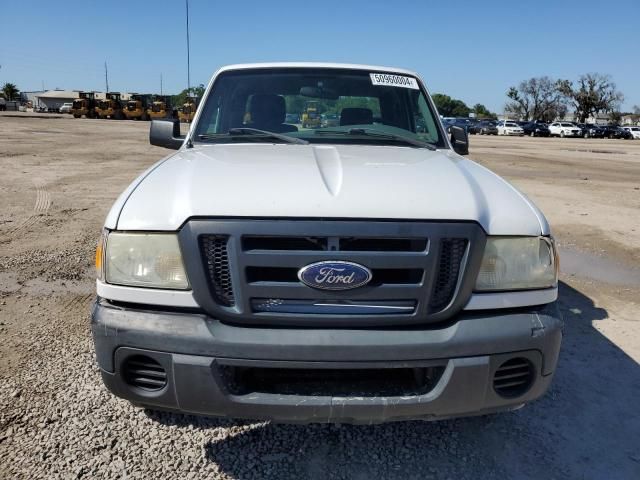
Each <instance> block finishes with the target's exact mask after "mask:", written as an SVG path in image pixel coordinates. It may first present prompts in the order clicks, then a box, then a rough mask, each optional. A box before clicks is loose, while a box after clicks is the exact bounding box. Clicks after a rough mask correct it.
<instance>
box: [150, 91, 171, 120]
mask: <svg viewBox="0 0 640 480" xmlns="http://www.w3.org/2000/svg"><path fill="white" fill-rule="evenodd" d="M147 115H149V118H151V119H152V120H153V119H154V118H171V117H175V114H174V111H173V108H172V107H171V101H170V97H168V96H164V95H156V96H154V97H153V102H151V105H149V108H148V109H147Z"/></svg>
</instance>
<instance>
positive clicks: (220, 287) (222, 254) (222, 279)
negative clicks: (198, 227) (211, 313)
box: [200, 235, 235, 307]
mask: <svg viewBox="0 0 640 480" xmlns="http://www.w3.org/2000/svg"><path fill="white" fill-rule="evenodd" d="M228 240H229V237H228V236H226V235H203V236H202V237H201V238H200V245H201V250H202V256H203V257H204V258H203V260H204V263H205V267H206V269H207V274H208V280H209V286H210V288H211V290H212V293H213V295H214V297H215V299H216V301H217V302H218V303H219V304H220V305H224V306H225V307H232V306H233V305H235V296H234V293H233V283H232V280H231V269H230V267H229V251H228V248H227V243H228Z"/></svg>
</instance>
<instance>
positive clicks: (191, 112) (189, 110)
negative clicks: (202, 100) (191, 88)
mask: <svg viewBox="0 0 640 480" xmlns="http://www.w3.org/2000/svg"><path fill="white" fill-rule="evenodd" d="M197 108H198V106H197V102H196V98H194V97H187V100H186V101H185V103H184V104H183V105H182V107H181V108H180V109H179V110H178V118H179V119H180V121H181V122H187V123H190V122H191V121H192V120H193V117H194V116H195V114H196V109H197Z"/></svg>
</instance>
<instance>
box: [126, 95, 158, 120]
mask: <svg viewBox="0 0 640 480" xmlns="http://www.w3.org/2000/svg"><path fill="white" fill-rule="evenodd" d="M150 103H151V102H150V95H143V94H140V93H133V94H131V98H130V99H129V101H128V102H127V104H126V105H125V106H124V108H123V109H122V111H123V113H124V116H125V117H127V120H149V114H148V113H147V109H148V108H149V104H150Z"/></svg>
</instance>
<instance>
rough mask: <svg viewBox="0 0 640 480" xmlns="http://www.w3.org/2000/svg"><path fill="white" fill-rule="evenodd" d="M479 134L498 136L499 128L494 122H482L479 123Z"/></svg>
mask: <svg viewBox="0 0 640 480" xmlns="http://www.w3.org/2000/svg"><path fill="white" fill-rule="evenodd" d="M478 134H480V135H498V127H497V126H496V122H494V121H493V120H482V121H480V122H479V123H478Z"/></svg>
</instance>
